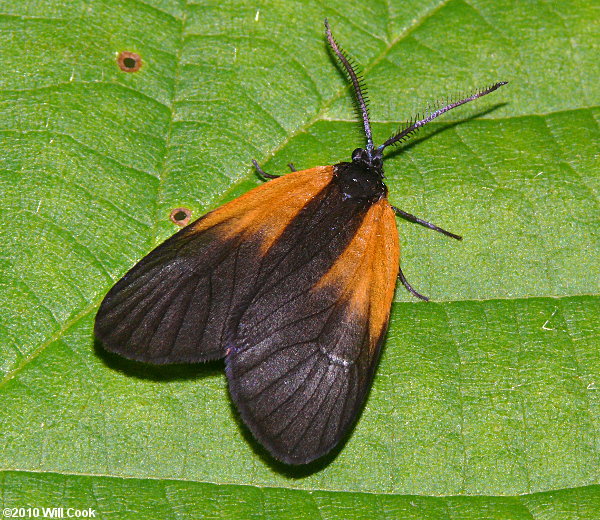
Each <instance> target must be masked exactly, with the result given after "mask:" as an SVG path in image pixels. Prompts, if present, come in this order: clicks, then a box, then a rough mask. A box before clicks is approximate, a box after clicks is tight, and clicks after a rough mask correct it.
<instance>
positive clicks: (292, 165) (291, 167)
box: [288, 163, 298, 172]
mask: <svg viewBox="0 0 600 520" xmlns="http://www.w3.org/2000/svg"><path fill="white" fill-rule="evenodd" d="M288 168H289V169H290V170H291V171H293V172H297V171H298V170H296V167H295V166H294V163H288Z"/></svg>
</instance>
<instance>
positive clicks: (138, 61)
mask: <svg viewBox="0 0 600 520" xmlns="http://www.w3.org/2000/svg"><path fill="white" fill-rule="evenodd" d="M117 63H118V65H119V68H120V69H121V70H122V71H124V72H137V71H138V70H140V68H141V66H142V58H141V56H140V55H139V54H136V53H135V52H131V51H122V52H120V53H119V55H118V56H117Z"/></svg>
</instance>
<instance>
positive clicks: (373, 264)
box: [226, 188, 399, 464]
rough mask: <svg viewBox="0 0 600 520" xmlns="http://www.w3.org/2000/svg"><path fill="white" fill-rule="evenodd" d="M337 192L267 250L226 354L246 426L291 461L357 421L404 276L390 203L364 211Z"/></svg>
mask: <svg viewBox="0 0 600 520" xmlns="http://www.w3.org/2000/svg"><path fill="white" fill-rule="evenodd" d="M339 196H340V194H339V192H337V193H336V191H335V189H334V188H331V190H330V193H329V195H328V197H327V198H324V199H323V201H321V205H320V207H319V208H316V209H315V213H314V216H313V217H312V218H311V219H307V220H306V221H305V222H304V223H303V224H304V225H305V226H306V231H305V232H304V233H300V232H298V233H297V234H296V235H294V233H293V229H290V230H286V232H285V233H283V234H282V237H281V239H280V241H279V242H277V243H276V244H275V245H274V247H273V248H272V250H271V251H270V252H269V254H268V255H267V257H268V258H269V260H270V261H269V262H265V263H263V271H262V272H261V278H260V286H261V289H260V290H259V291H258V292H257V294H256V295H255V296H254V297H253V298H252V299H251V301H249V302H248V304H247V305H246V306H245V307H244V312H243V314H242V315H241V317H240V320H239V325H238V327H237V330H236V333H235V337H234V339H233V341H232V343H231V345H230V347H231V348H230V353H229V355H228V356H227V358H226V362H227V376H228V379H229V385H230V390H231V394H232V397H233V399H234V401H235V403H236V405H237V406H238V408H239V410H240V412H241V414H242V417H243V419H244V421H245V422H246V424H248V426H249V427H250V429H251V430H252V432H253V433H254V435H255V436H256V437H257V438H258V439H259V440H260V441H261V442H262V443H263V444H264V445H265V446H266V447H267V448H268V450H269V451H270V452H271V453H272V454H273V455H274V456H275V457H276V458H277V459H279V460H282V461H284V462H287V463H290V464H303V463H307V462H310V461H311V460H314V459H316V458H318V457H320V456H322V455H324V454H325V453H327V452H328V451H329V450H330V449H331V448H332V447H333V446H335V445H336V444H337V443H338V442H339V441H340V439H341V438H342V436H343V435H344V433H345V432H346V431H347V430H348V428H349V427H350V425H351V424H352V423H353V420H354V419H355V417H356V416H357V413H358V411H359V410H360V408H361V405H362V403H363V401H364V397H365V395H366V392H367V390H368V388H369V383H370V380H371V377H372V374H373V369H374V367H375V363H376V360H377V357H378V352H379V347H380V345H381V342H382V340H383V337H384V335H385V331H386V328H387V322H388V316H389V309H390V305H391V301H392V297H393V291H394V286H395V281H396V275H397V272H398V254H399V252H398V237H397V232H396V227H395V218H394V214H393V211H392V210H391V208H390V206H389V204H388V203H387V200H385V199H382V200H381V201H379V202H377V203H375V204H374V205H372V206H370V205H365V206H360V205H357V204H356V202H354V201H352V200H348V201H345V200H341V199H337V197H339ZM352 206H354V207H353V208H352ZM299 224H301V223H299ZM271 255H272V256H271ZM267 266H270V268H269V270H268V271H265V270H264V268H265V267H267Z"/></svg>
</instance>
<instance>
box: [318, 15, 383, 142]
mask: <svg viewBox="0 0 600 520" xmlns="http://www.w3.org/2000/svg"><path fill="white" fill-rule="evenodd" d="M325 34H326V36H327V41H328V42H329V45H330V46H331V49H332V50H333V52H334V53H335V55H336V56H337V58H338V60H340V63H341V64H342V65H343V66H344V69H346V73H347V74H348V77H349V78H350V81H351V82H352V86H353V87H354V93H355V94H356V101H357V103H358V108H359V110H360V113H361V115H362V118H363V125H364V127H365V135H366V136H367V150H368V151H369V152H370V151H371V150H373V134H372V133H371V123H370V122H369V111H368V109H367V101H366V96H365V94H364V92H363V90H364V88H363V86H362V85H361V79H360V78H359V76H358V75H357V74H356V72H355V70H354V68H353V67H352V64H351V63H350V59H348V57H347V54H346V53H345V52H344V50H343V49H342V48H341V47H340V46H339V45H338V43H337V42H336V41H335V39H334V37H333V35H332V34H331V28H330V27H329V22H328V21H327V18H325Z"/></svg>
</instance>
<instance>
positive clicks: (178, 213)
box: [169, 208, 192, 227]
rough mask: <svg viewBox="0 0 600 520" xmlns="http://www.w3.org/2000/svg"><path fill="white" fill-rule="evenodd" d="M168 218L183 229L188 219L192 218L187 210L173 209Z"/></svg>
mask: <svg viewBox="0 0 600 520" xmlns="http://www.w3.org/2000/svg"><path fill="white" fill-rule="evenodd" d="M169 218H170V219H171V222H173V224H177V225H178V226H181V227H184V226H187V225H188V223H189V221H190V218H192V212H191V211H190V210H189V209H187V208H175V209H174V210H173V211H171V214H170V215H169Z"/></svg>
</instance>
